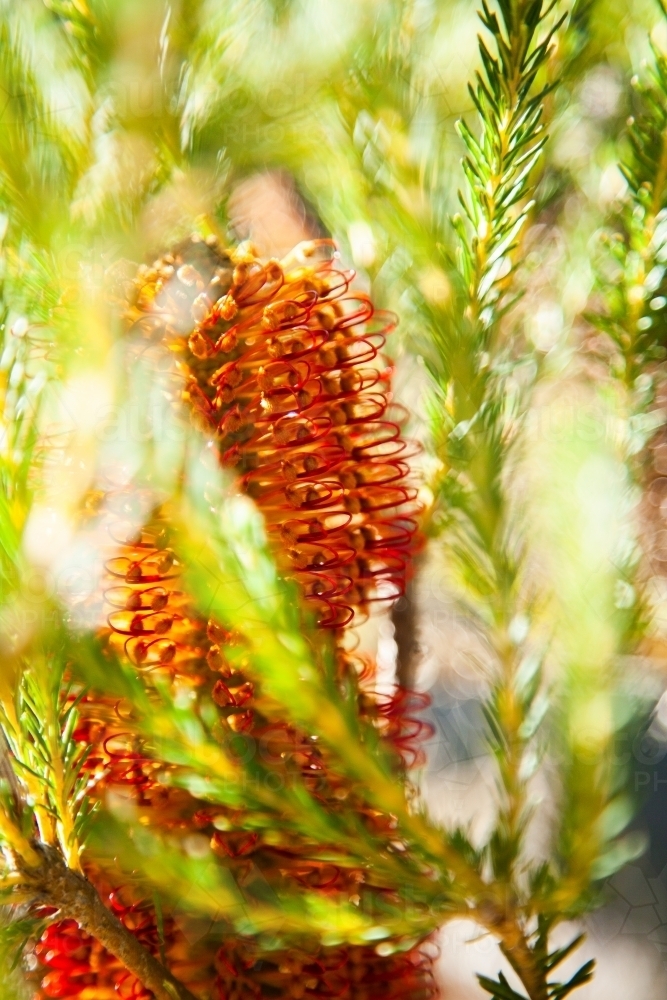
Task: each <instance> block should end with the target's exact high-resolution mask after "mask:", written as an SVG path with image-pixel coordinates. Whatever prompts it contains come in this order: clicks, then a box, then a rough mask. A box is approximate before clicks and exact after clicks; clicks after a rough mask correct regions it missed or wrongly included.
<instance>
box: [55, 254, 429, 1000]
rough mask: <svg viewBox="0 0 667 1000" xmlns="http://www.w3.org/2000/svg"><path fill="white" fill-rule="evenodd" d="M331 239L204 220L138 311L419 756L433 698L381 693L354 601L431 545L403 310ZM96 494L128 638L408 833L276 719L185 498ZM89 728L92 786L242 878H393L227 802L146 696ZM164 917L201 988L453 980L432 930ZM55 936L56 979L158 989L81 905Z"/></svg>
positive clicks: (169, 953)
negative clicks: (311, 945)
mask: <svg viewBox="0 0 667 1000" xmlns="http://www.w3.org/2000/svg"><path fill="white" fill-rule="evenodd" d="M329 248H330V244H328V243H326V242H324V241H322V242H321V243H318V244H314V245H310V246H309V247H306V248H305V251H306V253H307V254H308V255H310V254H313V255H314V257H313V263H312V264H311V263H309V261H310V257H309V256H308V257H305V256H303V255H302V254H301V253H297V257H296V258H295V259H294V260H292V261H284V262H282V263H278V262H270V263H268V264H263V263H261V262H260V261H259V260H258V259H257V258H256V257H254V256H252V255H251V254H244V255H239V254H232V253H228V252H225V251H222V250H221V249H220V248H219V247H218V245H217V242H216V241H213V240H209V241H202V240H200V239H198V238H193V239H192V240H188V241H186V242H185V243H184V244H182V245H181V246H179V247H177V248H176V249H175V250H173V251H172V252H171V253H170V254H166V255H165V256H164V257H163V258H161V259H160V260H158V261H156V263H155V264H154V266H153V267H151V268H140V270H139V273H138V275H137V279H136V282H135V286H134V292H133V295H132V302H131V303H130V304H129V305H128V306H127V325H128V331H129V334H130V336H132V337H133V338H136V340H138V341H139V345H140V346H141V344H142V343H145V342H146V341H148V344H149V345H155V346H156V347H159V348H160V349H165V348H166V349H167V350H168V351H169V354H170V356H171V357H173V368H172V370H171V372H168V373H167V380H168V384H170V385H171V391H172V394H173V396H174V402H175V403H177V402H180V398H181V397H182V398H184V399H185V402H186V404H187V405H188V407H189V409H190V411H191V413H192V415H193V418H194V419H195V421H196V422H197V423H199V424H200V426H202V428H203V429H205V430H206V431H207V432H209V433H211V434H213V435H214V438H215V442H216V446H217V450H218V453H219V457H220V461H221V463H222V464H223V465H224V466H227V467H230V468H233V469H234V470H235V472H236V473H237V475H238V481H239V483H240V486H241V488H242V489H243V490H244V491H245V492H246V493H247V494H248V495H250V496H251V497H252V498H253V499H254V500H255V502H256V503H257V505H258V507H259V509H260V510H261V511H262V513H263V514H264V516H265V518H266V524H267V528H268V531H269V535H270V537H271V538H272V540H273V542H274V550H275V552H276V555H277V557H278V559H279V561H281V562H282V565H283V568H284V570H285V571H286V572H287V573H289V574H290V575H292V576H293V577H295V578H296V580H297V581H298V582H299V584H300V588H301V592H302V594H303V597H304V600H305V602H306V606H308V607H311V608H312V609H313V610H314V612H315V615H316V617H317V620H318V622H319V625H320V626H321V627H323V628H326V629H330V630H333V634H334V637H335V642H336V646H337V650H338V652H337V656H338V662H339V668H340V670H341V671H342V672H344V673H345V674H346V675H347V676H348V677H349V678H351V679H353V680H354V683H355V684H356V685H357V688H358V692H359V696H358V703H359V711H360V713H361V714H362V715H364V716H365V717H366V718H368V719H370V720H372V721H373V723H374V724H375V725H376V726H377V728H378V729H379V731H380V733H381V734H382V736H383V738H384V740H385V741H386V743H387V744H388V745H391V746H393V748H394V749H395V752H396V762H397V767H398V768H399V769H401V768H405V767H408V766H411V765H413V764H414V763H415V762H416V760H417V759H418V758H419V753H420V751H419V748H418V741H419V738H420V736H421V735H422V734H423V729H424V724H423V723H422V722H421V720H419V719H418V718H414V719H413V718H410V716H409V711H412V710H414V709H419V708H421V707H422V706H421V702H420V699H419V697H418V696H417V695H414V694H413V693H410V692H404V691H398V692H397V693H396V694H395V695H394V696H392V697H380V696H378V695H376V694H375V693H374V691H373V687H372V681H373V674H374V666H373V664H372V662H371V661H370V660H369V659H368V658H366V659H364V658H362V657H360V656H354V655H353V654H351V653H349V652H346V651H345V643H344V641H343V639H344V635H345V630H346V626H349V625H350V623H351V622H352V621H353V620H359V619H361V618H363V616H364V615H365V614H367V613H368V611H369V610H370V608H371V607H372V606H373V605H374V604H376V603H379V602H387V601H389V600H392V599H394V598H396V597H398V596H400V595H401V594H402V593H403V592H404V589H405V582H406V578H407V574H408V572H409V559H410V555H411V553H412V552H413V551H414V548H415V544H416V530H417V522H416V517H417V514H418V507H417V502H416V489H415V487H414V486H413V485H412V484H411V483H410V479H409V468H408V464H407V459H408V457H409V449H408V446H407V445H406V443H405V442H404V441H403V439H402V437H401V434H400V422H401V419H402V415H401V414H400V413H399V412H398V411H397V410H396V408H395V407H393V404H392V402H391V395H390V388H389V379H390V374H391V369H390V366H389V365H388V364H387V362H386V361H384V360H383V359H382V356H381V349H382V346H383V343H384V336H385V334H386V333H387V331H388V330H389V329H390V328H391V325H392V323H393V320H392V318H391V317H389V316H387V315H385V314H377V313H376V312H375V311H374V309H373V307H372V305H371V303H370V301H369V299H368V298H367V296H365V295H363V294H359V293H357V292H352V291H351V290H350V283H351V279H352V276H351V275H350V274H349V273H344V272H342V271H340V270H338V269H337V268H336V267H335V266H334V261H332V260H331V259H320V258H319V255H320V253H321V252H322V250H328V249H329ZM91 507H92V512H93V514H95V515H96V516H97V518H98V524H99V523H102V524H103V526H104V530H105V532H106V538H107V542H106V543H105V549H106V551H105V554H104V574H103V584H102V592H101V593H100V595H98V603H99V610H100V611H101V616H102V621H103V625H102V628H101V635H102V637H103V638H104V640H105V642H106V644H107V647H108V648H109V650H110V651H113V652H114V654H115V655H117V656H118V657H120V658H121V659H122V660H123V661H124V662H125V663H129V664H131V665H132V666H133V667H134V669H135V670H136V671H137V672H138V673H139V674H140V675H144V676H145V677H146V678H147V680H149V681H150V680H151V678H152V677H154V676H155V675H156V674H159V675H161V676H162V677H163V679H167V680H169V681H171V682H172V683H173V684H174V685H177V686H178V687H179V688H180V689H182V688H183V686H184V685H185V686H187V687H188V688H190V690H191V692H192V695H193V699H194V701H193V711H196V710H197V706H198V705H199V704H200V703H201V702H202V700H208V701H209V702H211V701H212V702H213V703H214V705H215V706H216V707H217V711H218V713H219V716H220V722H221V724H222V725H223V727H226V728H227V729H228V730H229V732H230V733H231V734H233V733H248V734H250V733H251V734H252V737H253V738H254V739H256V740H260V741H261V743H262V746H263V748H264V750H265V751H266V754H265V756H266V757H267V760H268V761H269V763H270V766H271V767H272V768H273V769H274V770H275V771H276V773H277V774H280V775H282V776H283V778H284V779H285V780H289V778H288V772H289V769H290V768H293V767H294V766H295V765H296V766H297V767H298V768H299V769H300V771H301V774H302V776H303V780H304V783H305V785H306V787H307V788H308V790H309V792H310V793H311V794H312V795H313V796H314V798H316V799H317V800H319V801H320V802H321V803H322V804H323V805H324V806H325V807H326V808H327V809H334V810H335V809H341V808H353V809H356V811H357V812H358V814H359V815H360V816H361V817H363V820H364V822H365V823H366V824H367V825H368V828H369V830H371V831H372V832H373V834H374V835H375V836H377V837H379V838H382V839H385V840H387V841H391V840H392V839H393V838H394V837H395V833H394V821H393V818H392V817H389V816H383V815H382V814H381V813H378V811H377V810H373V809H368V808H367V807H366V805H365V803H364V800H363V794H361V792H360V790H358V789H354V788H351V787H347V786H346V784H345V779H343V778H341V777H340V776H339V775H337V773H336V771H335V769H332V768H330V767H329V765H328V761H327V752H326V751H325V750H324V749H323V748H322V747H321V746H320V745H319V744H318V743H317V742H315V741H313V739H312V738H311V737H310V736H309V735H308V734H305V733H300V732H298V731H297V730H296V729H295V728H294V727H293V726H291V725H289V724H283V723H280V722H277V721H276V719H275V716H274V714H273V712H272V711H271V710H270V709H268V708H267V705H266V703H265V702H264V701H263V697H262V691H261V685H260V684H259V683H258V681H257V678H255V677H254V676H253V674H252V668H251V665H250V664H249V663H246V661H245V660H244V659H243V658H242V657H241V658H239V657H228V655H227V654H228V652H229V649H230V647H232V646H234V645H236V644H238V643H239V642H242V641H243V640H242V637H240V636H237V635H235V634H234V633H233V632H231V631H230V630H229V629H227V628H226V627H225V625H224V624H223V623H219V622H215V621H208V620H205V619H203V618H202V617H201V615H199V614H198V613H197V612H196V611H195V610H194V609H193V607H192V602H191V600H190V597H189V595H188V594H187V593H185V592H184V591H183V589H182V582H181V571H182V567H181V566H180V564H179V560H178V556H177V553H175V552H174V550H173V549H172V547H171V545H170V526H169V517H168V510H167V509H166V508H165V507H163V506H160V504H159V503H158V502H157V500H156V497H155V496H154V495H153V494H152V493H151V492H150V491H148V490H145V491H137V490H131V489H127V488H118V489H109V490H107V491H106V492H104V493H100V494H98V495H95V496H91ZM138 525H139V527H138ZM232 664H233V665H232ZM76 736H77V738H78V739H80V740H81V742H83V743H86V744H87V745H91V746H92V747H93V748H94V750H93V753H92V754H91V756H90V757H89V758H88V761H87V764H86V766H87V767H88V769H89V770H90V773H91V779H93V780H94V781H95V785H94V793H93V794H95V795H97V796H102V795H104V794H107V793H113V792H114V791H115V792H121V793H122V794H123V795H130V796H131V797H132V800H133V801H134V803H135V805H136V807H137V808H138V809H139V811H140V814H141V821H142V823H146V824H148V825H149V826H153V827H155V828H160V829H161V830H165V829H166V830H169V832H170V836H175V837H180V838H183V839H184V838H186V837H187V836H189V835H192V834H193V833H197V834H198V835H200V836H201V835H202V834H204V835H206V836H207V837H208V838H209V842H210V846H211V849H212V851H213V854H214V855H217V856H219V857H220V859H224V863H225V865H226V866H227V867H229V869H230V870H231V871H232V872H233V874H234V876H235V877H236V879H237V880H238V881H239V884H243V880H244V879H245V878H247V877H250V876H251V875H252V872H253V870H254V868H255V865H257V866H258V867H259V869H260V871H262V872H264V873H266V874H267V876H270V877H271V878H273V879H275V880H277V881H278V882H279V883H281V884H283V885H284V886H285V888H286V889H288V890H290V889H291V891H295V890H298V889H299V888H300V887H301V888H304V889H308V890H310V891H316V892H321V893H323V894H326V895H329V896H331V897H333V898H342V899H349V898H350V896H351V895H352V896H354V894H356V893H357V891H358V888H359V886H360V884H361V883H365V884H366V885H367V887H368V888H371V889H372V888H373V885H372V876H371V874H370V873H369V872H367V871H364V872H361V871H359V870H358V869H357V868H355V866H354V865H351V864H350V862H349V861H346V859H345V856H344V853H341V852H339V853H340V861H337V863H331V862H329V863H326V864H325V863H323V862H321V861H318V860H315V859H313V858H311V857H310V856H309V853H310V852H311V851H312V848H311V847H310V846H309V845H308V844H306V843H304V842H301V841H300V840H299V838H298V837H293V836H290V837H287V838H286V837H279V838H278V839H276V837H275V831H273V830H271V831H264V830H263V829H262V827H261V824H257V823H253V824H252V825H251V826H249V825H248V822H247V820H248V816H247V812H246V810H245V809H243V808H239V809H231V808H225V807H223V806H219V805H215V806H212V805H211V804H210V803H206V802H204V801H200V800H197V799H196V798H194V797H193V796H191V795H190V794H189V793H188V792H186V791H185V790H183V789H181V788H179V787H176V786H175V785H174V784H173V783H171V782H169V781H168V780H165V773H166V772H168V771H169V769H170V768H169V766H166V765H165V764H164V763H163V762H161V761H160V760H158V759H156V758H155V756H154V754H152V753H151V752H150V750H149V749H147V748H146V747H145V746H144V744H143V742H142V740H141V739H140V738H139V737H138V736H137V734H136V732H135V731H134V729H133V723H132V706H131V705H124V704H120V703H114V702H113V701H111V700H109V699H106V698H101V697H97V696H94V695H89V696H88V697H87V698H86V699H85V700H84V701H83V702H82V704H81V721H80V726H79V730H78V732H77V734H76ZM343 800H345V802H344V804H343ZM336 853H337V851H336V845H331V854H332V856H333V857H335V856H336ZM89 874H90V877H91V878H92V879H93V881H94V882H95V884H96V885H98V887H100V891H101V892H102V894H103V897H104V898H105V899H106V900H107V902H108V905H110V906H112V907H118V906H120V905H121V904H120V902H119V900H121V899H123V901H124V902H123V904H122V905H123V906H124V907H125V909H124V910H122V917H121V919H123V920H124V922H126V926H128V927H129V929H131V930H132V932H133V933H136V934H137V935H138V936H142V937H141V940H142V941H144V938H145V943H146V945H147V946H148V947H149V948H151V949H152V950H153V951H154V952H155V949H156V948H157V947H158V944H159V936H158V933H157V926H156V916H155V912H154V910H153V908H152V907H151V906H149V905H147V904H145V903H142V902H141V900H138V899H137V898H136V897H135V896H132V897H130V896H129V895H127V890H124V892H125V895H124V896H123V895H122V894H121V893H120V892H119V890H113V891H110V890H108V888H107V885H108V879H109V875H108V874H107V875H104V876H102V875H100V874H99V873H98V872H97V871H94V872H90V873H89ZM377 888H379V889H380V890H381V891H383V892H387V891H388V890H386V888H385V887H384V886H381V887H377ZM119 912H121V911H119ZM137 914H140V915H141V919H140V920H137ZM163 935H164V937H163V940H162V942H161V947H162V949H163V950H164V953H165V955H166V959H167V962H168V964H169V966H170V968H171V969H172V971H174V973H175V974H180V978H182V980H183V981H184V982H185V983H186V984H187V985H188V986H189V987H190V988H191V989H192V990H193V991H194V992H195V993H196V994H197V995H201V996H202V997H210V998H219V1000H246V998H247V1000H250V998H253V1000H254V998H269V997H282V996H284V997H295V998H296V997H318V998H319V997H322V998H324V997H341V998H343V1000H370V998H371V997H374V996H378V995H382V996H387V997H389V998H390V1000H427V998H430V997H434V996H435V995H436V992H437V990H436V987H435V984H434V979H433V973H432V956H431V955H430V954H429V952H428V950H424V949H423V948H421V947H414V948H412V949H411V950H410V951H408V952H396V953H395V954H391V955H385V956H381V955H379V954H378V953H377V952H376V950H375V948H374V947H373V946H370V945H368V946H366V945H364V946H359V945H354V946H352V945H350V946H338V947H328V948H327V947H319V948H315V949H314V950H309V949H308V948H306V947H305V946H304V947H301V946H300V947H292V948H286V949H282V950H278V951H273V952H270V953H263V952H261V951H258V950H257V947H256V945H255V944H254V943H253V942H252V941H249V940H246V939H244V938H239V937H237V936H234V935H232V936H229V937H225V940H224V943H222V944H221V942H220V941H218V942H217V943H216V942H213V941H211V942H208V943H207V942H204V944H203V945H202V946H201V947H200V950H199V953H198V968H192V967H191V966H192V962H191V963H190V966H188V965H187V962H186V958H187V947H185V945H184V943H183V938H182V935H181V932H180V931H179V929H178V927H177V926H176V924H175V923H174V921H173V919H172V918H171V917H170V915H169V914H168V913H167V914H165V918H164V928H163ZM37 957H38V960H39V962H40V964H41V966H42V968H43V971H44V973H45V975H44V978H43V980H42V984H41V987H40V991H39V994H38V995H39V996H40V997H43V998H45V997H56V996H63V997H65V996H68V997H78V998H80V1000H88V998H90V1000H92V998H93V997H98V996H99V997H105V996H107V993H105V992H104V991H105V990H107V991H108V990H115V991H116V993H115V995H117V996H120V997H132V998H136V1000H147V998H148V996H149V995H150V994H147V993H145V991H144V992H142V990H143V987H141V984H139V983H138V982H136V980H134V978H133V977H129V976H127V974H126V975H125V977H124V978H123V975H122V970H120V971H119V969H118V963H117V962H116V961H115V960H114V959H113V958H112V957H111V956H108V955H107V953H105V952H103V950H100V949H99V947H98V946H97V945H96V943H95V942H92V941H90V940H89V939H88V938H87V936H86V935H85V934H82V932H80V931H79V930H78V928H76V925H74V926H72V925H71V922H61V923H56V924H53V925H52V926H51V927H49V928H48V930H47V931H46V933H45V935H44V937H43V938H42V941H41V942H40V943H39V945H38V948H37ZM58 991H60V992H58ZM109 995H110V994H109Z"/></svg>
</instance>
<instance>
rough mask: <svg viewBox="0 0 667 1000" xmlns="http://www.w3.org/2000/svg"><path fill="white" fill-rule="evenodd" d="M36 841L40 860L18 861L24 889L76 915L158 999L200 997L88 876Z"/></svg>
mask: <svg viewBox="0 0 667 1000" xmlns="http://www.w3.org/2000/svg"><path fill="white" fill-rule="evenodd" d="M34 846H35V849H36V850H37V852H38V854H39V855H41V858H42V863H41V865H39V867H37V868H31V867H28V866H27V865H25V864H23V863H22V862H21V861H20V860H17V861H16V867H17V869H18V870H19V872H20V874H21V875H22V876H23V877H24V879H25V884H24V886H23V887H22V888H25V889H27V890H28V891H29V892H30V893H31V894H32V895H33V897H34V900H35V902H36V903H39V904H41V905H44V906H53V907H57V909H58V910H59V911H60V914H61V915H62V916H63V917H64V918H66V919H71V920H75V921H76V922H77V924H78V925H79V927H81V929H82V930H84V931H86V932H87V933H88V934H90V935H92V936H93V937H94V938H96V939H97V940H98V941H99V943H100V944H101V945H103V946H104V947H105V948H106V949H107V951H109V952H110V953H111V954H112V955H113V956H114V957H115V958H117V959H118V961H119V962H122V963H123V965H124V966H125V968H126V969H127V970H128V971H129V972H131V973H133V975H135V976H136V977H137V979H138V980H139V981H140V982H141V983H142V985H143V986H144V987H145V988H146V989H148V990H151V991H152V993H153V994H154V995H155V1000H197V998H196V997H195V996H194V994H192V993H191V992H190V990H189V989H187V987H185V986H184V985H183V983H181V982H180V981H179V980H178V979H176V978H175V977H174V976H173V975H172V974H171V972H169V970H168V969H166V968H165V967H164V966H163V965H162V964H161V963H160V962H159V961H158V959H157V958H155V956H154V955H152V954H151V953H150V952H149V951H148V950H147V949H146V948H144V946H143V945H142V944H141V943H140V942H139V941H138V940H137V938H136V937H135V936H134V934H132V933H131V932H130V931H129V930H128V929H127V928H126V927H125V926H124V924H123V923H122V922H121V921H120V920H119V919H118V917H116V916H115V915H114V914H113V913H112V912H111V911H110V910H108V909H107V908H106V906H105V905H104V904H103V902H102V900H101V898H100V896H99V893H98V892H97V890H96V889H95V887H94V885H92V883H91V882H89V881H88V879H87V878H86V877H85V876H84V875H81V874H79V873H78V872H75V871H72V870H71V869H70V868H68V867H67V865H66V864H65V862H64V861H63V859H62V857H61V855H60V854H59V852H58V851H57V850H55V849H54V848H52V847H48V846H46V845H44V844H36V845H34Z"/></svg>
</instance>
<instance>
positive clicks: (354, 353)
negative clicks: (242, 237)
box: [128, 237, 418, 628]
mask: <svg viewBox="0 0 667 1000" xmlns="http://www.w3.org/2000/svg"><path fill="white" fill-rule="evenodd" d="M331 250H332V245H331V244H330V243H329V242H328V241H325V240H321V241H317V242H316V243H310V244H304V245H302V247H301V248H297V251H295V257H294V258H293V259H291V260H290V259H288V260H286V261H283V262H278V261H270V262H269V263H268V264H264V263H262V262H261V261H260V260H259V259H257V258H256V257H254V256H252V255H251V254H249V253H248V254H236V255H234V256H230V253H228V252H226V251H222V250H220V249H219V248H218V245H217V241H215V240H213V239H209V240H208V241H207V242H203V241H201V240H199V239H198V238H197V237H193V238H192V239H191V240H188V241H186V242H184V243H183V244H181V246H179V247H177V248H176V249H175V250H174V251H172V252H171V253H169V254H166V255H165V256H164V257H163V258H160V259H159V260H157V261H156V262H155V264H154V266H153V267H152V268H143V269H140V270H139V274H138V278H137V282H136V301H135V304H134V306H133V307H132V308H131V309H130V310H129V313H128V321H129V332H130V334H134V335H137V336H139V337H141V338H147V339H148V340H149V341H155V340H159V341H161V342H162V343H163V344H164V345H165V346H167V347H168V348H169V350H170V351H172V352H173V354H174V356H175V359H176V366H177V369H178V371H179V372H180V374H181V376H182V378H183V380H184V392H183V395H184V398H185V400H186V402H187V403H188V404H189V406H190V408H191V410H192V412H193V414H194V416H195V418H196V419H197V420H198V421H199V422H200V423H201V424H202V425H203V426H204V427H205V428H206V429H207V430H210V431H211V432H212V433H213V434H214V435H215V439H216V444H217V447H218V450H219V454H220V460H221V462H222V464H223V465H225V466H228V467H232V468H234V469H235V470H236V471H237V472H238V474H239V477H240V482H241V485H242V487H243V489H244V491H245V492H246V493H248V494H249V495H250V496H251V497H252V498H253V499H254V500H255V501H256V502H257V505H258V507H259V508H260V510H261V511H262V513H263V514H264V516H265V518H266V523H267V528H268V530H269V532H270V534H271V535H272V536H273V538H274V540H275V542H276V546H275V547H276V551H277V552H278V553H279V554H281V556H282V557H283V560H284V562H285V563H286V567H287V568H288V569H289V571H290V572H291V574H292V575H293V576H295V577H296V578H297V579H298V580H299V582H300V584H301V587H302V590H303V594H304V597H305V599H306V601H307V602H309V604H310V605H311V606H312V607H313V608H314V609H315V612H316V614H317V617H318V620H319V623H320V625H322V626H324V627H328V628H341V627H343V626H345V625H347V624H349V623H350V622H351V621H352V618H353V616H354V615H355V613H356V614H357V616H358V615H359V613H360V612H362V613H363V612H367V611H368V609H369V607H370V606H371V605H372V604H373V603H375V602H382V601H383V602H386V601H388V600H391V599H393V598H396V597H399V596H401V595H402V594H403V593H404V590H405V581H406V575H407V572H408V566H409V557H410V553H411V550H412V549H413V548H414V544H415V536H416V530H417V523H416V515H417V513H418V506H417V503H416V492H417V491H416V489H415V487H414V485H412V484H411V482H410V475H409V467H408V464H407V458H408V457H409V449H408V445H407V444H406V442H405V441H404V440H403V438H402V437H401V432H400V424H401V421H402V419H403V414H402V413H401V412H400V411H399V409H398V408H397V407H396V406H394V405H393V404H392V401H391V393H390V389H389V380H390V376H391V367H390V365H389V364H388V363H387V362H386V361H385V360H384V359H383V357H382V353H381V352H382V348H383V346H384V341H385V336H386V334H387V333H388V332H389V331H390V330H391V328H392V326H393V324H394V319H393V317H392V316H391V315H389V314H386V313H381V312H378V311H376V310H375V309H374V308H373V305H372V303H371V301H370V299H369V298H368V296H367V295H365V294H364V293H361V292H357V291H353V290H351V287H350V286H351V281H352V277H353V275H352V274H351V273H349V272H344V271H341V270H339V269H338V268H337V267H335V266H334V265H335V261H333V260H331V259H325V260H321V259H318V255H320V254H321V253H322V252H326V251H328V252H329V255H330V253H331ZM311 257H312V259H313V262H312V263H310V264H309V263H308V262H309V261H310V259H311Z"/></svg>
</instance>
